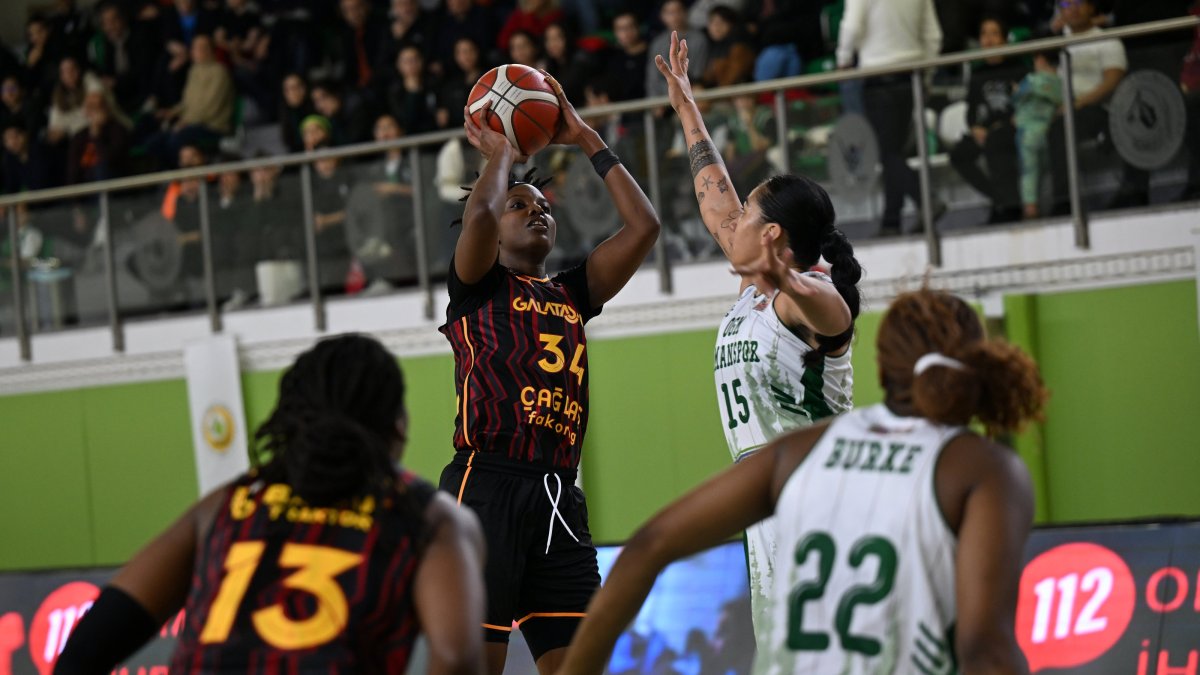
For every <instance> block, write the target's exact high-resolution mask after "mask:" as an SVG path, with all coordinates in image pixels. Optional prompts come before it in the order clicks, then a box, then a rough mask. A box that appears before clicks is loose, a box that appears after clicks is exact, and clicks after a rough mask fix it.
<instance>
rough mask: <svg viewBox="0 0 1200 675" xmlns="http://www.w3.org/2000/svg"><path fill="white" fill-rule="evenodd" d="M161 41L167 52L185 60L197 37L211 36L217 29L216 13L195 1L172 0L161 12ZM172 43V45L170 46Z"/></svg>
mask: <svg viewBox="0 0 1200 675" xmlns="http://www.w3.org/2000/svg"><path fill="white" fill-rule="evenodd" d="M161 12H162V13H161V14H160V20H161V23H162V31H163V39H164V40H165V41H166V42H167V50H168V51H170V52H171V53H172V55H174V56H178V57H179V58H182V59H183V60H185V61H186V60H187V57H188V48H189V47H191V46H192V40H193V39H194V38H195V37H196V36H197V35H212V33H213V31H215V30H216V28H217V13H216V12H214V11H212V10H210V9H208V8H207V7H204V6H201V5H200V4H199V3H198V2H197V0H174V2H173V4H170V5H168V6H166V7H164V8H163V9H162V10H161ZM172 43H174V45H173V44H172Z"/></svg>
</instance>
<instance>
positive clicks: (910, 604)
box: [754, 405, 964, 675]
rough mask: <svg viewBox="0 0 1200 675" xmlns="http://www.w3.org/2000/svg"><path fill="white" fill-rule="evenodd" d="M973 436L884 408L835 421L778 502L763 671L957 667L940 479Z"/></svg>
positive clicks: (761, 644) (775, 674)
mask: <svg viewBox="0 0 1200 675" xmlns="http://www.w3.org/2000/svg"><path fill="white" fill-rule="evenodd" d="M963 432H964V429H963V428H962V427H948V426H941V425H937V424H934V423H932V422H929V421H926V420H924V419H921V418H914V417H899V416H896V415H894V414H892V413H891V412H890V411H889V410H888V409H887V408H886V407H885V406H883V405H875V406H871V407H869V408H864V409H860V410H855V411H852V412H849V413H846V414H845V415H843V416H841V417H839V418H837V419H836V420H834V421H833V423H832V424H831V425H830V426H829V428H828V429H827V430H826V431H825V433H824V434H823V435H822V436H821V440H820V441H819V442H818V443H817V445H816V446H815V447H814V448H813V449H812V451H811V453H810V454H809V455H808V457H807V458H805V460H804V462H803V463H801V464H800V466H799V467H797V469H796V471H795V472H794V473H793V474H792V475H791V476H790V477H789V478H788V480H787V482H786V483H785V484H784V487H783V490H782V492H780V495H779V501H778V503H777V504H776V506H775V514H776V516H775V530H776V533H775V534H776V557H775V585H774V588H773V591H772V596H771V599H770V601H771V611H770V614H769V615H770V620H769V621H767V622H766V625H763V626H756V630H757V632H758V657H757V660H756V662H755V669H754V670H755V673H758V674H760V675H792V674H793V673H845V674H847V675H851V674H855V675H856V674H864V675H865V674H872V675H876V674H878V675H884V674H891V673H925V674H934V675H941V674H948V673H953V672H955V667H954V657H953V649H954V644H953V637H952V633H953V625H954V620H955V616H956V604H955V595H954V556H955V549H956V546H957V543H956V540H955V537H954V534H953V532H951V531H950V528H949V527H948V526H947V525H946V521H945V519H944V517H943V516H942V513H941V509H940V507H939V506H938V503H937V497H936V493H935V491H934V473H935V469H936V467H937V460H938V457H939V455H940V454H941V452H942V448H944V447H945V445H946V443H948V442H949V441H950V440H951V439H952V438H954V437H955V436H957V435H959V434H961V433H963Z"/></svg>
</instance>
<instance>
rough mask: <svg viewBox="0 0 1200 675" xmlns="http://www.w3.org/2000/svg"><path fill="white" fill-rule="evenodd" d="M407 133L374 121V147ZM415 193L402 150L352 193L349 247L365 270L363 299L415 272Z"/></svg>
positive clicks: (373, 168) (372, 168)
mask: <svg viewBox="0 0 1200 675" xmlns="http://www.w3.org/2000/svg"><path fill="white" fill-rule="evenodd" d="M403 133H404V131H403V130H402V129H401V128H400V125H399V124H398V123H397V122H396V119H395V118H394V117H392V116H391V115H387V114H385V115H380V116H379V118H378V119H376V120H375V140H376V141H390V140H395V139H397V138H400V136H402V135H403ZM412 193H413V186H412V173H411V163H410V162H408V161H405V156H404V151H402V150H389V151H387V153H386V154H385V155H384V156H383V157H382V158H381V159H379V160H377V161H375V162H372V163H371V164H369V165H367V167H366V168H365V170H364V171H363V174H362V180H361V181H360V182H359V184H358V185H357V186H355V188H354V190H352V191H351V195H350V199H349V203H348V204H347V206H346V242H347V244H348V245H349V247H350V250H351V251H352V252H353V254H354V258H355V259H356V260H357V261H358V263H359V266H360V267H361V270H362V274H363V281H362V285H364V286H366V290H365V291H364V293H365V294H370V295H373V294H375V293H379V292H383V291H386V290H388V289H389V288H391V285H390V284H389V283H388V281H387V280H388V279H395V278H398V277H400V276H402V275H403V274H404V271H406V270H407V271H411V270H412V268H413V263H414V260H415V259H414V257H413V251H412V244H413V241H414V240H413V227H412V223H413V219H412V212H413V207H412Z"/></svg>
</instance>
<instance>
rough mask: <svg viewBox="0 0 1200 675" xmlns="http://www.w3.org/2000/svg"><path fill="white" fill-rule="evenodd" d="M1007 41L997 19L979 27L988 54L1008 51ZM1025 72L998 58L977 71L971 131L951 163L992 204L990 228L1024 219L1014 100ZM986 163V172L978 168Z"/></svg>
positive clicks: (971, 89)
mask: <svg viewBox="0 0 1200 675" xmlns="http://www.w3.org/2000/svg"><path fill="white" fill-rule="evenodd" d="M1007 35H1008V29H1007V27H1006V26H1005V24H1004V22H1003V21H1001V20H1000V19H999V18H997V17H994V16H993V17H987V18H985V19H984V20H983V21H982V22H980V24H979V46H980V47H981V48H983V49H989V48H992V47H999V46H1001V45H1003V44H1004V43H1005V42H1007ZM1023 70H1024V69H1023V68H1022V67H1021V66H1019V65H1017V64H1016V63H1014V62H1012V61H1007V60H1005V59H1003V58H995V57H993V58H990V59H987V60H985V61H984V62H983V63H982V64H980V65H979V66H978V67H977V68H975V70H974V71H973V72H972V73H971V78H970V81H969V84H968V87H967V126H968V127H969V131H968V132H967V133H966V134H964V135H963V137H962V140H960V141H959V142H958V144H957V145H955V146H954V148H953V149H952V150H951V151H950V163H951V164H952V165H953V166H954V168H955V170H957V171H958V174H959V175H960V176H962V177H963V180H965V181H967V183H969V184H970V185H971V187H973V188H975V189H976V190H978V191H979V192H980V193H981V194H983V195H985V196H986V197H987V198H988V200H989V201H990V202H991V211H990V213H989V214H988V222H989V223H1010V222H1013V221H1015V220H1017V219H1018V218H1020V216H1021V208H1020V203H1021V199H1020V195H1019V194H1018V191H1017V182H1018V168H1017V154H1016V147H1017V145H1016V128H1015V127H1014V126H1013V121H1012V119H1013V101H1012V97H1013V91H1014V90H1015V89H1016V86H1017V84H1019V83H1020V81H1021V75H1022V71H1023ZM981 158H982V160H983V164H984V166H986V167H987V170H986V171H984V170H983V169H981V168H980V166H979V161H980V159H981Z"/></svg>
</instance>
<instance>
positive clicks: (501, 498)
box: [439, 452, 600, 660]
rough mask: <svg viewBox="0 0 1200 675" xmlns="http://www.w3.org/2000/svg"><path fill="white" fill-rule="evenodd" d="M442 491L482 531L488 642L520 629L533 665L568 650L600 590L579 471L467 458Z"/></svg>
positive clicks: (457, 461) (449, 471) (459, 457)
mask: <svg viewBox="0 0 1200 675" xmlns="http://www.w3.org/2000/svg"><path fill="white" fill-rule="evenodd" d="M439 487H440V488H441V489H442V490H445V491H446V492H448V493H450V494H451V495H453V496H455V497H456V498H457V499H458V502H459V503H460V504H463V505H465V506H468V507H470V508H471V509H472V510H473V511H474V512H475V514H476V515H477V516H479V520H480V523H481V525H482V526H483V533H484V538H485V539H486V541H487V563H486V565H485V567H484V581H485V583H486V584H487V614H486V616H485V619H484V625H483V627H484V631H485V637H486V639H487V641H488V642H501V643H507V642H508V638H509V634H510V633H511V632H512V629H513V627H514V624H515V626H517V627H519V628H520V629H521V634H522V635H523V637H524V638H525V641H526V642H527V643H528V644H529V650H530V652H531V653H532V654H533V658H534V660H537V659H539V658H541V656H542V655H543V654H545V653H546V652H548V651H550V650H552V649H557V648H559V647H566V646H567V645H568V644H569V643H570V642H571V637H572V636H573V635H574V634H575V629H576V628H577V627H578V626H579V622H580V620H581V619H582V618H583V615H584V611H585V610H586V609H587V604H588V601H589V600H591V597H592V594H593V593H595V592H596V589H598V588H599V587H600V571H599V568H598V567H597V564H596V547H595V546H593V545H592V535H591V533H590V532H589V531H588V522H587V504H586V503H585V501H584V497H583V491H582V490H580V489H579V488H577V487H576V486H575V471H574V470H563V469H549V468H547V467H542V466H536V465H531V464H526V463H518V462H513V461H511V460H509V459H507V458H496V457H494V456H491V455H486V454H481V453H475V454H474V456H473V457H472V456H471V455H470V454H468V453H461V452H460V453H458V454H456V455H455V458H454V461H453V462H451V463H450V464H449V465H448V466H446V468H445V470H443V471H442V477H441V481H440V483H439Z"/></svg>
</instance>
